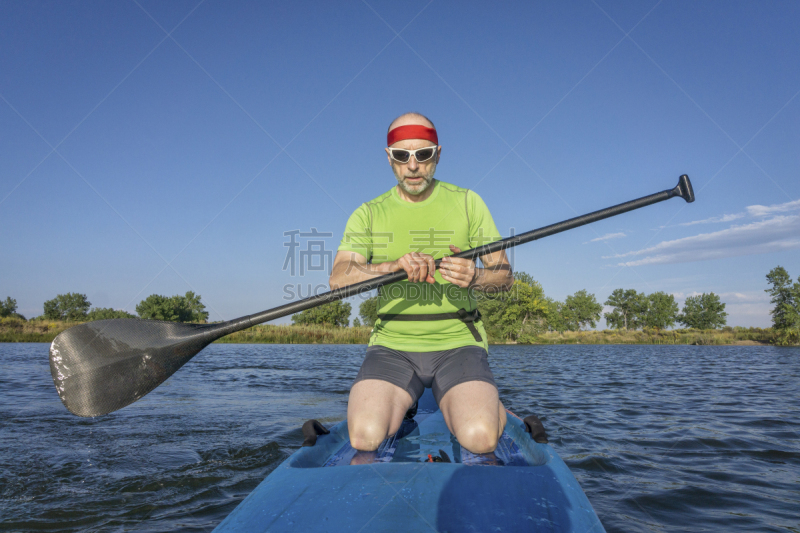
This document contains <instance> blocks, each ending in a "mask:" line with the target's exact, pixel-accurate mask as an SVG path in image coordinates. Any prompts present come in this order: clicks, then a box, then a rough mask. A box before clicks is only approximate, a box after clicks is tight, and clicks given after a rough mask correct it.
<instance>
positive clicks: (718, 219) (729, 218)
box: [678, 213, 745, 226]
mask: <svg viewBox="0 0 800 533" xmlns="http://www.w3.org/2000/svg"><path fill="white" fill-rule="evenodd" d="M744 216H745V213H734V214H732V215H722V216H721V217H710V218H704V219H703V220H693V221H691V222H681V223H680V224H678V225H679V226H694V225H696V224H717V223H720V222H733V221H734V220H736V219H739V218H743V217H744Z"/></svg>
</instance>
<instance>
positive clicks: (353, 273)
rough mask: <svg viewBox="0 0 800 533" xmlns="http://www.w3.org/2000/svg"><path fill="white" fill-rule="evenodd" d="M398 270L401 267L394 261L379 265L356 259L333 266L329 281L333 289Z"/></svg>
mask: <svg viewBox="0 0 800 533" xmlns="http://www.w3.org/2000/svg"><path fill="white" fill-rule="evenodd" d="M398 270H399V268H398V267H397V265H396V264H395V262H394V261H388V262H386V263H380V264H377V265H367V264H363V263H357V262H355V261H349V262H346V263H344V262H343V263H338V264H336V265H334V266H333V269H332V270H331V277H330V282H329V283H330V286H331V290H334V289H338V288H340V287H347V286H348V285H353V284H354V283H359V282H362V281H367V280H370V279H374V278H377V277H380V276H383V275H385V274H389V273H391V272H397V271H398Z"/></svg>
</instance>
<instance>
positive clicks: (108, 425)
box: [0, 344, 800, 532]
mask: <svg viewBox="0 0 800 533" xmlns="http://www.w3.org/2000/svg"><path fill="white" fill-rule="evenodd" d="M48 347H49V345H47V344H0V530H10V531H30V530H37V531H73V530H74V531H210V530H211V529H213V528H214V527H215V526H216V525H217V524H219V523H220V522H221V521H222V520H223V518H225V516H226V515H227V514H228V513H229V512H230V511H232V510H233V508H234V507H235V506H236V505H237V504H238V503H239V502H240V501H241V500H242V499H243V498H244V497H245V496H246V495H247V494H248V493H249V492H250V491H251V490H252V489H253V488H254V487H255V486H256V485H257V484H258V483H259V482H260V481H261V480H262V479H263V478H264V477H265V476H266V475H267V474H268V473H269V472H271V471H272V470H273V469H274V468H275V467H276V466H277V465H278V464H279V463H280V462H281V461H282V460H283V459H285V458H286V457H287V456H288V455H289V454H290V453H292V452H293V451H295V450H297V449H298V447H299V446H300V443H301V442H302V440H303V439H302V436H301V432H300V426H301V425H302V423H303V422H304V421H305V420H307V419H309V418H316V419H318V420H320V421H321V422H323V423H324V424H326V425H330V424H333V423H334V422H337V421H340V420H343V419H344V417H345V413H346V406H347V395H348V390H349V388H350V385H351V382H352V379H353V378H354V377H355V375H356V373H357V371H358V368H359V366H360V364H361V360H362V359H363V356H364V349H365V347H364V346H329V345H311V346H309V345H230V344H222V345H212V346H210V347H208V348H206V349H205V350H204V351H203V352H201V353H200V354H199V355H197V356H196V357H195V358H194V359H193V360H192V361H191V362H189V363H188V364H187V365H186V366H185V367H184V368H183V369H181V370H180V371H179V372H178V373H177V374H175V375H174V376H173V377H172V378H170V379H169V380H168V381H167V382H166V383H164V384H163V385H161V386H160V387H159V388H158V389H156V390H155V391H154V392H152V393H150V395H148V396H146V397H145V398H143V399H142V400H140V401H139V402H137V403H135V404H133V405H131V406H129V407H126V408H124V409H122V410H120V411H117V412H116V413H112V414H110V415H106V416H103V417H99V418H95V419H83V418H78V417H76V416H73V415H71V414H70V413H68V412H67V410H66V409H65V408H64V407H63V406H62V404H61V402H60V400H59V398H58V396H57V394H56V391H55V388H54V387H53V382H52V379H51V377H50V369H49V366H48ZM490 364H491V366H492V369H493V371H494V374H495V378H496V380H497V382H498V384H499V386H500V397H501V399H502V400H503V402H504V403H505V405H506V407H507V408H509V409H511V410H513V411H514V412H515V413H516V414H518V415H520V416H523V417H524V416H526V415H528V414H537V415H538V416H540V417H541V418H542V420H543V421H544V424H545V427H546V428H547V431H548V433H549V435H550V444H551V445H552V446H553V447H554V449H555V450H556V451H557V452H558V453H559V455H561V457H562V458H563V459H564V461H565V462H566V463H567V465H569V467H570V468H571V469H572V472H573V473H574V474H575V477H576V478H577V479H578V481H579V482H580V484H581V486H582V487H583V490H584V491H585V492H586V495H587V496H588V498H589V501H591V503H592V505H593V506H594V509H595V510H596V511H597V514H598V515H599V517H600V519H601V521H602V522H603V525H604V526H605V527H606V529H607V530H608V531H609V532H612V531H794V532H798V531H800V349H798V348H774V347H710V346H575V345H571V346H493V347H491V350H490Z"/></svg>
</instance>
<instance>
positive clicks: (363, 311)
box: [358, 296, 380, 327]
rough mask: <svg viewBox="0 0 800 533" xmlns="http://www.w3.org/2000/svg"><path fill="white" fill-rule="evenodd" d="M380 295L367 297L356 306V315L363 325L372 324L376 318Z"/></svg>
mask: <svg viewBox="0 0 800 533" xmlns="http://www.w3.org/2000/svg"><path fill="white" fill-rule="evenodd" d="M379 298H380V296H373V297H372V298H367V299H366V300H364V301H363V302H361V305H359V306H358V316H360V317H361V320H362V321H363V322H364V325H365V326H370V327H372V326H374V325H375V321H376V320H378V299H379Z"/></svg>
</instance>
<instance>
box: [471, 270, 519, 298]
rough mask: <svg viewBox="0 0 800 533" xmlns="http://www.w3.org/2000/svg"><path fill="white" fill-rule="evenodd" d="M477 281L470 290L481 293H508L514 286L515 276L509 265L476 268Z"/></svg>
mask: <svg viewBox="0 0 800 533" xmlns="http://www.w3.org/2000/svg"><path fill="white" fill-rule="evenodd" d="M475 270H476V271H477V273H476V274H475V281H474V282H472V285H470V288H472V289H474V290H476V291H481V292H501V291H507V290H509V289H510V288H511V286H512V285H513V284H514V274H513V273H512V272H511V268H510V267H509V266H508V265H498V266H496V267H490V268H476V269H475Z"/></svg>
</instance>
